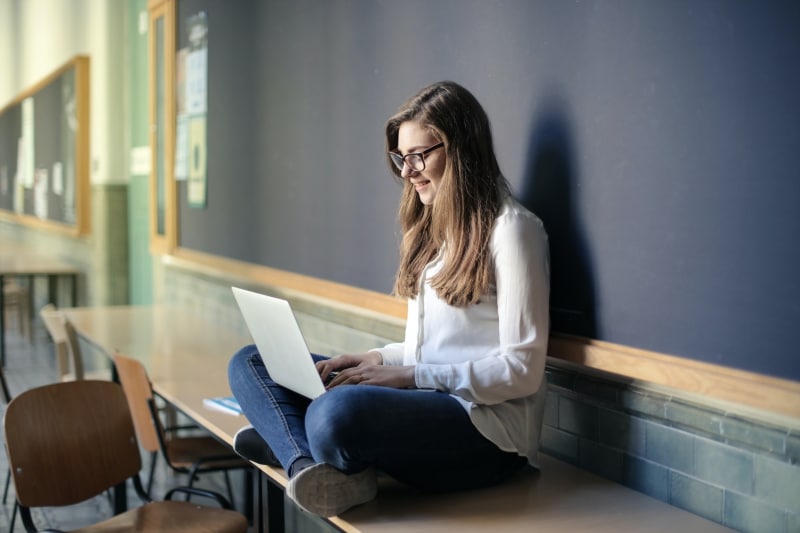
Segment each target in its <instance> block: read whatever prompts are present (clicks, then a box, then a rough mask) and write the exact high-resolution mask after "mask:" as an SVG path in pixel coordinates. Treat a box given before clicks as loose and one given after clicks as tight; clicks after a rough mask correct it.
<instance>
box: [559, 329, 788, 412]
mask: <svg viewBox="0 0 800 533" xmlns="http://www.w3.org/2000/svg"><path fill="white" fill-rule="evenodd" d="M549 352H550V353H549V355H550V356H551V357H555V358H557V359H563V360H565V361H569V362H571V363H576V364H579V365H584V366H587V367H590V368H594V369H597V370H602V371H604V372H610V373H613V374H617V375H620V376H624V377H627V378H632V379H635V380H639V381H643V382H647V383H655V384H658V385H664V386H667V387H671V388H674V389H679V390H682V391H686V392H689V393H692V394H697V395H701V396H704V397H710V398H714V399H717V400H722V401H725V402H733V403H736V404H740V405H743V406H747V407H750V408H755V409H757V410H763V411H766V412H768V413H773V414H778V415H781V416H787V417H790V418H793V419H796V421H795V425H797V423H798V422H800V383H798V382H796V381H789V380H785V379H780V378H775V377H771V376H766V375H763V374H756V373H754V372H747V371H744V370H738V369H735V368H730V367H726V366H721V365H714V364H710V363H704V362H701V361H695V360H692V359H686V358H683V357H676V356H672V355H666V354H660V353H656V352H651V351H647V350H642V349H638V348H633V347H630V346H623V345H620V344H614V343H610V342H604V341H599V340H594V339H586V338H581V337H574V336H570V335H562V334H558V333H554V334H552V335H551V336H550V347H549Z"/></svg>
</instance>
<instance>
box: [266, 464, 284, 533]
mask: <svg viewBox="0 0 800 533" xmlns="http://www.w3.org/2000/svg"><path fill="white" fill-rule="evenodd" d="M263 477H267V476H263ZM285 528H286V525H285V521H284V516H283V489H282V488H281V487H279V486H278V485H277V484H276V483H275V482H274V481H272V480H270V479H267V531H269V532H270V533H273V532H275V531H285Z"/></svg>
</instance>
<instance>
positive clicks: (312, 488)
mask: <svg viewBox="0 0 800 533" xmlns="http://www.w3.org/2000/svg"><path fill="white" fill-rule="evenodd" d="M377 493H378V481H377V477H376V475H375V471H374V470H373V469H371V468H370V469H367V470H364V471H363V472H359V473H357V474H351V475H347V474H345V473H343V472H341V471H339V470H337V469H335V468H333V467H332V466H330V465H327V464H324V463H319V464H315V465H313V466H310V467H308V468H306V469H304V470H303V471H301V472H299V473H298V474H297V475H296V476H294V477H293V478H292V479H290V480H289V486H288V487H287V489H286V494H287V495H288V496H289V497H290V498H291V499H292V500H293V501H294V502H295V503H296V504H297V505H298V506H300V508H301V509H303V510H304V511H306V512H309V513H312V514H315V515H318V516H324V517H329V516H336V515H339V514H341V513H343V512H345V511H347V510H348V509H350V508H351V507H355V506H356V505H361V504H362V503H366V502H368V501H370V500H373V499H374V498H375V495H376V494H377Z"/></svg>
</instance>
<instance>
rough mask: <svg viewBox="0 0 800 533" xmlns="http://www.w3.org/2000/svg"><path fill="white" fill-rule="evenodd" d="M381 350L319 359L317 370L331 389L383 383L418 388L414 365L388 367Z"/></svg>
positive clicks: (396, 386)
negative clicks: (340, 386) (384, 362)
mask: <svg viewBox="0 0 800 533" xmlns="http://www.w3.org/2000/svg"><path fill="white" fill-rule="evenodd" d="M382 362H383V361H382V357H381V354H380V353H379V352H366V353H362V354H343V355H337V356H336V357H331V358H330V359H326V360H324V361H319V362H317V365H316V366H317V371H318V372H319V375H320V377H321V378H322V381H323V382H325V386H326V388H328V389H331V388H333V387H337V386H339V385H380V386H383V387H393V388H397V389H407V388H414V386H415V382H414V367H413V366H384V365H383V364H382Z"/></svg>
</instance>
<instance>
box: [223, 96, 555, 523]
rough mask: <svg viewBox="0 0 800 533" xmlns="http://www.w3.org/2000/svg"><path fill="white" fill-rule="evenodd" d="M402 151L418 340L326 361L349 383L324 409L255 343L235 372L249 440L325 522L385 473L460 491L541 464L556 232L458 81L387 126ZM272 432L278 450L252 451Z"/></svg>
mask: <svg viewBox="0 0 800 533" xmlns="http://www.w3.org/2000/svg"><path fill="white" fill-rule="evenodd" d="M386 146H387V150H388V154H387V159H388V163H389V168H390V169H391V170H392V172H393V173H394V175H395V176H397V178H399V180H400V181H401V182H402V186H403V192H402V198H401V201H400V224H401V228H402V234H403V239H402V243H401V253H400V257H401V259H400V267H399V269H398V274H397V279H396V283H395V292H396V293H397V294H398V295H400V296H403V297H405V298H407V299H408V318H407V324H406V332H405V339H404V341H403V342H400V343H395V344H389V345H388V346H384V347H382V348H377V349H375V350H372V351H370V352H367V353H361V354H344V355H338V356H336V357H333V358H330V359H328V358H324V357H319V356H315V360H316V361H317V363H316V364H317V369H318V370H319V372H320V375H321V376H322V377H323V379H328V378H330V376H331V373H336V374H335V375H334V377H332V378H330V381H329V383H328V385H327V387H328V391H327V392H326V393H325V394H323V395H322V396H320V397H319V398H317V399H316V400H314V401H313V402H312V401H309V400H307V399H305V398H303V397H301V396H299V395H297V394H294V393H292V392H290V391H288V390H286V389H284V388H283V387H281V386H280V385H277V384H276V383H275V382H273V381H272V380H271V379H270V377H269V375H268V373H267V372H266V370H265V368H264V366H263V364H262V362H261V359H260V357H259V355H258V353H257V352H256V349H255V347H253V346H248V347H245V348H243V349H242V350H240V351H239V352H238V353H237V354H236V355H235V356H234V357H233V359H232V360H231V363H230V368H229V378H230V384H231V389H232V390H233V393H234V394H235V396H236V398H237V399H238V400H239V402H240V404H241V406H242V409H243V411H244V414H245V415H246V416H247V418H248V420H249V421H250V423H252V425H253V427H252V428H251V429H249V430H246V431H245V433H246V434H248V435H249V438H242V439H238V436H237V440H241V442H242V443H244V446H247V445H248V444H247V443H248V442H249V443H250V447H251V452H249V453H247V455H249V456H250V458H254V459H255V458H257V457H263V459H261V461H260V462H264V463H267V462H274V461H277V464H280V465H281V466H283V468H285V469H286V472H287V473H288V475H289V486H288V488H287V494H288V495H289V497H290V498H292V499H293V500H294V501H295V502H296V503H297V504H298V505H299V506H300V507H301V508H303V509H305V510H307V511H309V512H312V513H315V514H318V515H321V516H333V515H337V514H339V513H342V512H344V511H345V510H347V509H349V508H350V507H353V506H355V505H358V504H361V503H364V502H367V501H369V500H371V499H372V498H374V497H375V495H376V492H377V484H376V474H375V472H376V471H380V472H383V473H385V474H387V475H389V476H391V477H393V478H395V479H397V480H399V481H401V482H404V483H406V484H409V485H412V486H414V487H417V488H420V489H423V490H453V489H464V488H474V487H481V486H487V485H491V484H495V483H499V482H502V481H503V480H505V479H507V478H509V477H510V476H511V475H512V474H514V473H515V472H516V471H518V470H520V469H521V468H522V467H523V466H524V465H525V464H528V463H530V464H531V465H533V466H536V464H537V453H538V447H539V432H540V430H541V425H542V418H543V415H544V402H545V395H546V382H545V378H544V366H545V356H546V352H547V339H548V328H549V316H548V300H549V266H548V248H547V236H546V234H545V231H544V229H543V227H542V224H541V222H540V221H539V219H538V218H536V217H535V216H534V215H533V214H531V213H530V212H529V211H527V210H526V209H525V208H524V207H522V206H521V205H520V204H518V203H517V202H516V201H515V200H514V199H513V198H512V196H511V193H510V190H509V185H508V183H507V181H506V180H505V178H504V177H503V176H502V174H501V173H500V169H499V166H498V164H497V160H496V158H495V154H494V148H493V146H492V135H491V130H490V127H489V120H488V118H487V116H486V113H485V112H484V110H483V108H482V107H481V105H480V104H479V103H478V101H477V100H476V99H475V97H474V96H473V95H472V94H471V93H470V92H468V91H467V90H466V89H464V88H463V87H461V86H459V85H457V84H456V83H453V82H440V83H435V84H433V85H430V86H428V87H425V88H424V89H422V90H421V91H420V92H419V93H418V94H417V95H415V96H414V97H412V98H411V99H409V100H408V101H407V102H406V103H405V104H404V105H403V106H402V107H401V108H400V110H399V111H398V112H397V114H395V115H394V116H393V117H391V118H390V119H389V121H388V122H387V124H386ZM258 436H260V437H261V438H263V440H265V441H266V443H267V444H268V445H269V448H266V446H263V444H262V446H263V450H262V451H261V452H259V451H258V450H257V449H256V450H254V451H252V443H253V437H256V439H257V440H258V442H262V441H261V439H260V438H258ZM257 447H258V446H257V445H256V448H257ZM238 448H239V449H242V446H238ZM273 452H274V455H273Z"/></svg>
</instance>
